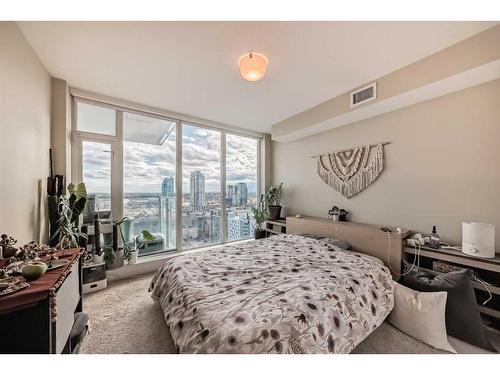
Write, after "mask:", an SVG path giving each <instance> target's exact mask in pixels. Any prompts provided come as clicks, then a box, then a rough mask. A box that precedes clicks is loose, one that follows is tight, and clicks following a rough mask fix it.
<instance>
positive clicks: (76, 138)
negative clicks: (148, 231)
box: [71, 94, 263, 257]
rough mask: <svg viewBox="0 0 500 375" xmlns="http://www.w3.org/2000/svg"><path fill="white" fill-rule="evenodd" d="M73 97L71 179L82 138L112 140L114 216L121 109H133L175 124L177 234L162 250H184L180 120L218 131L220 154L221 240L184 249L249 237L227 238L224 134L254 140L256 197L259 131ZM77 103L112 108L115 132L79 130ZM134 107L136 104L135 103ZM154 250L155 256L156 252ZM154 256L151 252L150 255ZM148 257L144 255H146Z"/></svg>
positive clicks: (118, 205) (119, 182)
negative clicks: (255, 132) (247, 131)
mask: <svg viewBox="0 0 500 375" xmlns="http://www.w3.org/2000/svg"><path fill="white" fill-rule="evenodd" d="M71 100H72V106H71V107H72V114H71V119H72V124H71V139H72V147H71V154H72V155H71V177H72V180H73V181H82V177H83V176H82V156H83V155H82V142H83V141H90V142H100V143H109V144H111V210H112V212H111V215H112V218H113V220H116V218H121V217H123V113H124V112H129V113H135V114H138V115H143V116H149V117H154V118H158V119H161V120H167V121H172V122H175V124H176V127H175V131H176V158H175V184H176V186H175V187H176V193H175V198H176V236H175V243H176V247H175V249H173V250H172V249H170V250H164V251H163V253H172V252H182V251H184V249H183V246H182V242H183V241H182V176H183V165H182V162H183V160H182V159H183V153H182V146H183V145H182V135H183V132H182V127H183V124H186V125H189V126H195V127H199V128H204V129H209V130H212V131H217V132H219V135H220V148H219V158H220V177H219V178H220V194H221V216H222V218H221V226H222V228H221V241H220V242H219V243H215V244H209V245H207V246H200V247H196V248H189V249H186V250H193V249H200V248H204V247H213V246H217V245H223V244H226V243H234V242H239V241H248V239H241V240H233V241H227V207H226V199H225V196H226V184H227V182H226V157H227V156H226V135H227V134H232V135H237V136H240V137H245V138H251V139H255V140H256V141H257V186H256V196H257V200H258V199H259V197H260V194H261V178H262V167H261V147H262V146H261V143H262V140H263V139H262V138H263V137H262V135H260V136H259V135H252V134H247V133H245V132H241V133H240V132H237V131H234V130H233V129H225V128H224V127H222V126H221V127H216V126H212V125H209V124H203V123H201V122H197V121H191V120H189V121H188V120H184V119H182V118H181V117H180V118H174V117H170V116H163V115H160V114H158V113H153V112H149V111H147V110H144V111H142V110H137V109H135V108H128V107H125V106H118V105H114V104H110V103H106V102H104V101H100V100H92V99H88V98H84V97H78V96H75V95H73V94H72V95H71ZM78 103H85V104H90V105H94V106H99V107H104V108H109V109H111V110H114V111H115V119H116V124H115V126H116V129H115V135H114V136H112V135H105V134H98V133H90V132H85V131H80V130H78V124H77V118H78ZM134 107H137V106H134ZM158 255H159V254H155V255H154V256H158ZM152 256H153V255H152ZM145 257H147V255H146V256H145Z"/></svg>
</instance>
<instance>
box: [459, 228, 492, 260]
mask: <svg viewBox="0 0 500 375" xmlns="http://www.w3.org/2000/svg"><path fill="white" fill-rule="evenodd" d="M462 252H463V253H464V254H467V255H472V256H475V257H479V258H494V257H495V226H494V225H493V224H487V223H462Z"/></svg>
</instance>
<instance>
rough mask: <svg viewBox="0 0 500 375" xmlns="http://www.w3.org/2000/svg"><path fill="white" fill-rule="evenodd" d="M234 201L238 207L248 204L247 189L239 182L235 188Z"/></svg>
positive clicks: (244, 184)
mask: <svg viewBox="0 0 500 375" xmlns="http://www.w3.org/2000/svg"><path fill="white" fill-rule="evenodd" d="M236 191H237V194H236V201H237V205H238V206H246V205H247V202H248V187H247V184H246V183H244V182H240V183H239V184H238V185H237V186H236Z"/></svg>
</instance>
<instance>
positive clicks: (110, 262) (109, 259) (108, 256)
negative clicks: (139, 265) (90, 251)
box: [103, 246, 123, 269]
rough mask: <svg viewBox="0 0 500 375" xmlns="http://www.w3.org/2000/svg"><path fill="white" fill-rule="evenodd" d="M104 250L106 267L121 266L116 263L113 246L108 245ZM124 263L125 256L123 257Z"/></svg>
mask: <svg viewBox="0 0 500 375" xmlns="http://www.w3.org/2000/svg"><path fill="white" fill-rule="evenodd" d="M103 251H104V262H105V263H106V269H115V268H118V267H120V266H118V265H116V264H115V263H116V254H115V251H114V250H113V247H112V246H106V247H105V248H104V250H103ZM122 263H123V258H122ZM122 265H123V264H122Z"/></svg>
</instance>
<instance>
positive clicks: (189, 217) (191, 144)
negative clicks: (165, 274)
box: [182, 124, 222, 249]
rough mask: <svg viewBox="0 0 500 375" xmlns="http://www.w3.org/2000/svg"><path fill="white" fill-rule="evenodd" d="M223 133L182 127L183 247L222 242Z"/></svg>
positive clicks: (184, 125)
mask: <svg viewBox="0 0 500 375" xmlns="http://www.w3.org/2000/svg"><path fill="white" fill-rule="evenodd" d="M220 138H221V133H220V132H218V131H215V130H209V129H205V128H200V127H196V126H192V125H187V124H183V126H182V167H183V171H182V172H183V177H182V193H183V194H182V241H183V245H182V247H183V248H184V249H190V248H195V247H201V246H207V245H211V244H216V243H220V242H221V241H222V212H221V209H222V207H221V199H220V198H221V184H220Z"/></svg>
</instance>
